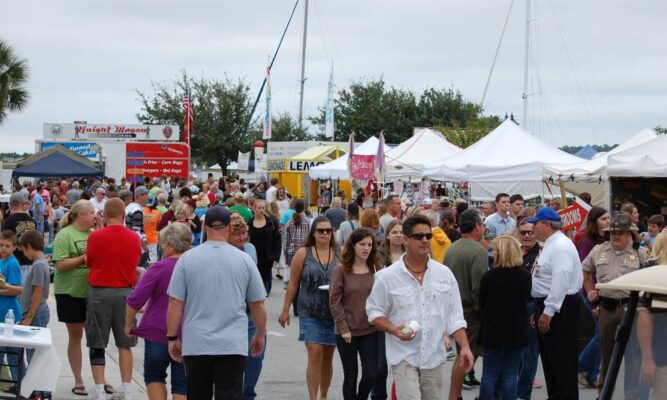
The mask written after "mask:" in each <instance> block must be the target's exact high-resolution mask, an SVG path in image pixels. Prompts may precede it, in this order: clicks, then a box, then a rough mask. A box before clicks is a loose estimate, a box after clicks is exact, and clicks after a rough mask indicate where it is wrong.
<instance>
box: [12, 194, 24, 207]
mask: <svg viewBox="0 0 667 400" xmlns="http://www.w3.org/2000/svg"><path fill="white" fill-rule="evenodd" d="M24 201H25V197H23V195H22V194H21V193H19V192H16V193H12V195H11V196H9V204H10V205H12V204H23V202H24Z"/></svg>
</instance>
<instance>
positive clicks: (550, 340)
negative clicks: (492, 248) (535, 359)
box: [528, 207, 583, 399]
mask: <svg viewBox="0 0 667 400" xmlns="http://www.w3.org/2000/svg"><path fill="white" fill-rule="evenodd" d="M528 222H530V223H532V224H534V225H533V232H534V234H535V236H536V237H537V239H538V240H540V241H541V242H543V243H544V245H543V248H542V252H541V253H540V255H539V256H538V259H537V263H536V265H535V268H534V269H533V289H532V296H533V298H535V303H536V308H535V315H534V316H533V324H534V325H535V327H536V329H537V331H538V344H539V347H540V355H541V357H542V367H543V368H544V377H545V379H546V382H547V393H548V395H549V398H550V399H578V398H579V388H578V386H577V350H578V347H577V340H578V338H577V332H578V329H577V324H578V319H579V306H580V304H579V302H580V301H581V298H580V297H579V291H580V290H581V287H582V284H583V272H582V269H581V262H580V261H579V255H578V253H577V249H576V247H575V246H574V243H572V241H571V240H570V239H569V238H568V237H567V236H565V235H564V234H563V233H562V232H561V228H562V222H561V219H560V216H559V215H558V213H556V211H554V210H553V209H552V208H550V207H545V208H542V209H540V210H539V211H538V212H537V214H535V216H534V217H533V218H530V219H528Z"/></svg>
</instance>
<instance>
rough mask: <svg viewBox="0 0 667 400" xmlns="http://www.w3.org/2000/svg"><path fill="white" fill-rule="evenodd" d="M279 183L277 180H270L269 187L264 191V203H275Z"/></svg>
mask: <svg viewBox="0 0 667 400" xmlns="http://www.w3.org/2000/svg"><path fill="white" fill-rule="evenodd" d="M279 183H280V180H279V179H278V178H275V177H273V178H271V186H269V188H268V189H266V202H267V203H268V204H271V203H273V202H274V201H276V192H277V191H278V184H279Z"/></svg>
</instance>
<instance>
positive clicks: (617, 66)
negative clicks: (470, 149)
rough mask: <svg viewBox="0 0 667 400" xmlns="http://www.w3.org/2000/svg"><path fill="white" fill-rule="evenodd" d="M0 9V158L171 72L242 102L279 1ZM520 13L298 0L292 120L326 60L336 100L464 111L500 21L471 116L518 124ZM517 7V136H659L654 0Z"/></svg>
mask: <svg viewBox="0 0 667 400" xmlns="http://www.w3.org/2000/svg"><path fill="white" fill-rule="evenodd" d="M304 1H305V0H302V1H300V2H299V5H298V8H297V11H296V13H295V16H294V19H293V21H292V24H291V25H290V27H289V28H288V31H287V35H286V36H285V40H284V43H283V46H282V48H281V50H280V53H279V54H278V57H277V59H276V62H275V64H274V67H273V69H272V78H271V79H272V89H273V90H272V101H273V106H272V107H273V112H274V115H275V114H276V113H278V112H289V113H291V114H292V115H294V116H296V115H297V113H298V104H299V76H300V67H301V40H302V32H303V26H304V22H303V15H304V10H303V9H304V7H303V5H304ZM5 3H6V4H3V7H2V13H3V18H2V24H0V39H2V40H5V41H7V42H8V43H9V44H10V45H11V46H12V47H13V48H14V50H15V52H16V54H17V55H19V56H20V57H23V58H25V59H26V60H27V61H28V65H29V67H30V79H29V81H28V84H27V88H28V90H29V92H30V93H31V99H30V103H29V105H28V106H27V107H26V109H25V110H23V111H22V112H19V113H12V114H10V116H9V118H8V119H7V120H6V121H5V122H4V123H3V124H2V125H0V152H5V151H18V152H24V151H27V152H31V151H33V150H34V147H35V145H34V143H35V139H39V138H41V136H42V124H43V123H45V122H60V123H71V122H73V121H75V120H77V121H79V120H84V121H88V122H89V123H126V124H129V123H137V119H136V114H137V113H139V112H140V111H141V103H140V102H139V100H138V95H137V94H136V91H137V90H138V91H141V92H143V93H147V94H150V93H151V82H152V81H154V82H159V83H166V84H167V85H168V86H170V85H171V82H173V81H174V80H175V79H177V78H178V76H179V74H180V73H181V71H183V70H185V71H187V72H188V74H189V75H191V76H193V77H195V78H202V77H203V78H207V79H225V77H228V78H231V79H239V78H240V79H244V80H245V81H246V82H247V83H248V84H249V85H250V87H251V90H252V93H253V94H252V96H253V98H254V96H256V94H257V91H258V90H259V87H260V85H261V83H262V79H263V77H264V74H265V68H266V65H267V60H268V58H269V56H270V55H272V54H273V52H274V51H275V49H276V46H277V44H278V41H279V39H280V35H281V34H282V32H283V29H284V27H285V24H286V23H287V20H288V18H289V15H290V13H291V11H292V8H293V6H294V3H295V2H294V0H263V1H260V0H244V1H234V2H232V1H219V0H193V1H188V2H184V1H173V0H161V1H157V0H142V1H129V0H114V1H105V2H92V1H85V2H84V1H76V0H60V1H57V2H55V1H11V2H5ZM526 4H527V2H526V0H516V1H512V0H493V1H491V0H486V1H479V0H449V1H442V0H412V1H405V0H401V1H399V0H363V1H359V0H357V1H352V0H335V1H324V0H310V2H309V19H308V36H307V47H306V73H305V75H306V84H305V91H304V99H305V100H304V102H305V106H304V114H305V115H306V116H307V115H314V114H316V113H317V109H318V107H321V106H323V105H324V103H325V101H326V93H327V83H328V79H329V70H330V68H331V65H332V63H333V66H334V67H333V68H334V76H335V85H336V87H337V89H341V88H345V87H347V86H348V85H349V84H350V82H353V81H359V80H365V79H366V80H367V79H377V78H383V79H384V80H385V82H386V84H387V86H393V87H397V88H402V89H409V90H413V91H415V92H417V93H420V92H421V91H423V90H424V89H426V88H429V87H436V88H452V89H455V90H459V91H460V92H461V93H462V94H463V96H464V97H465V98H466V99H467V100H470V101H474V102H480V101H481V99H482V96H483V93H484V88H485V85H486V82H487V78H488V76H489V71H490V69H491V66H492V64H493V63H492V61H493V59H494V54H495V52H496V48H497V46H498V44H499V40H500V37H501V32H502V31H503V26H504V24H505V20H506V18H507V16H508V12H509V19H508V20H507V21H508V24H507V29H506V31H505V34H504V37H503V40H502V43H501V46H500V51H499V54H498V57H497V61H496V63H495V66H494V69H493V74H492V76H491V80H490V81H489V86H488V91H487V93H486V96H485V99H484V103H483V106H484V109H485V113H487V114H496V115H501V116H503V115H505V113H513V114H514V115H515V117H516V119H517V120H518V121H519V122H522V123H523V117H524V116H523V100H522V93H523V87H524V71H525V68H524V61H525V56H524V53H525V49H526V25H527V24H526ZM530 4H531V19H530V21H531V22H530V23H529V24H528V25H529V27H530V29H529V31H530V34H529V36H530V39H529V41H528V43H529V46H528V47H529V63H528V65H529V67H528V71H529V73H528V76H529V85H528V90H527V93H529V96H528V99H529V101H528V114H527V115H528V119H527V121H526V123H525V124H522V126H523V127H524V128H527V129H528V130H529V131H530V132H532V133H534V134H535V135H538V136H539V137H540V138H542V139H544V140H546V141H547V142H549V143H551V144H553V145H555V146H563V145H582V144H586V143H591V144H605V143H609V144H612V143H620V142H623V141H624V140H626V139H628V138H629V137H630V136H632V135H633V134H634V133H636V132H638V131H640V130H641V129H642V128H645V127H648V128H653V127H655V126H656V125H659V124H661V125H662V126H666V125H667V116H666V113H665V112H666V111H667V74H665V69H666V67H667V51H666V50H667V44H666V43H665V41H664V38H665V37H667V25H666V24H664V17H665V15H667V2H664V1H657V0H656V1H653V0H651V1H642V2H640V1H622V0H587V1H576V0H549V1H534V0H533V1H531V2H530ZM510 7H511V11H510ZM8 17H9V18H8ZM260 104H261V103H260ZM258 112H259V113H261V107H260V109H259V110H258ZM195 123H196V122H195Z"/></svg>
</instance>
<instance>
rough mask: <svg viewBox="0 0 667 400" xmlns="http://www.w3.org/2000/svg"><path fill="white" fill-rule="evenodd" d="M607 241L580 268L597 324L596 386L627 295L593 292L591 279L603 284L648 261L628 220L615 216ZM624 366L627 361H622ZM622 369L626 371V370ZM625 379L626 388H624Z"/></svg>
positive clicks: (606, 364)
mask: <svg viewBox="0 0 667 400" xmlns="http://www.w3.org/2000/svg"><path fill="white" fill-rule="evenodd" d="M606 230H608V231H609V233H610V239H609V241H606V242H604V243H602V244H599V245H597V246H595V247H594V248H593V250H591V252H590V253H589V254H588V256H587V257H586V258H585V259H584V262H583V264H582V267H583V270H584V290H585V291H586V293H587V296H588V300H590V302H591V304H597V305H598V307H599V309H598V312H599V321H600V322H599V323H600V350H601V355H602V373H601V374H600V382H601V383H602V382H604V379H605V376H606V374H607V368H608V366H609V361H610V359H611V354H612V351H613V349H614V335H615V333H616V330H617V328H618V326H619V325H620V324H621V321H622V320H623V315H624V314H625V305H626V304H627V302H628V296H629V295H630V293H629V291H627V290H611V289H602V290H597V289H595V287H594V284H593V275H595V278H596V281H597V282H599V283H607V282H609V281H612V280H614V279H616V278H618V277H619V276H621V275H625V274H627V273H629V272H632V271H636V270H637V269H639V268H640V267H641V266H642V265H643V264H644V263H646V261H647V260H648V255H647V252H646V249H645V248H640V247H638V246H634V240H633V232H634V231H637V228H636V227H635V226H633V225H632V221H631V219H630V217H629V216H627V215H625V214H617V215H615V216H614V217H613V218H612V221H611V224H610V225H609V228H607V229H606ZM626 362H627V358H626ZM627 369H628V368H627V366H626V370H627ZM627 384H628V382H627V377H626V386H627Z"/></svg>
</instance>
